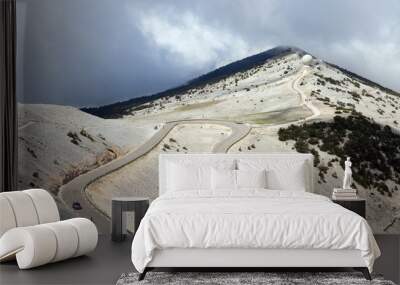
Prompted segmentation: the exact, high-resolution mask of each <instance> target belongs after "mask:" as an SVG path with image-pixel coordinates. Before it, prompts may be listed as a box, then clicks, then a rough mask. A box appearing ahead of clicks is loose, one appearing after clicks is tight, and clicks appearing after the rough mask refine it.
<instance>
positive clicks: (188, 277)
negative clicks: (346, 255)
mask: <svg viewBox="0 0 400 285" xmlns="http://www.w3.org/2000/svg"><path fill="white" fill-rule="evenodd" d="M138 276H139V274H138V273H128V274H122V275H121V277H120V278H119V279H118V281H117V285H136V284H140V285H146V284H157V285H163V284H172V285H178V284H179V285H185V284H213V285H219V284H221V285H234V284H237V285H239V284H240V285H246V284H252V285H253V284H266V285H292V284H293V285H298V284H310V285H311V284H316V285H320V284H321V285H322V284H324V285H347V284H349V285H350V284H352V285H353V284H355V285H358V284H368V285H395V283H393V282H392V281H388V280H384V279H383V278H382V277H381V276H374V275H373V276H372V277H373V280H372V281H368V280H366V279H365V278H364V276H363V275H362V274H361V273H359V272H148V273H147V274H146V278H145V279H144V280H142V281H138V280H137V279H138Z"/></svg>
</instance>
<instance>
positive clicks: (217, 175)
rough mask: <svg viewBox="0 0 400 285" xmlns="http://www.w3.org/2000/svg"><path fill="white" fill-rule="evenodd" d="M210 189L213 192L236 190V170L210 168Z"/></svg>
mask: <svg viewBox="0 0 400 285" xmlns="http://www.w3.org/2000/svg"><path fill="white" fill-rule="evenodd" d="M211 188H212V190H214V191H218V190H227V191H232V190H236V170H232V169H216V168H212V169H211Z"/></svg>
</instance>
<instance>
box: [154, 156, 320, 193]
mask: <svg viewBox="0 0 400 285" xmlns="http://www.w3.org/2000/svg"><path fill="white" fill-rule="evenodd" d="M251 158H254V159H268V160H269V159H271V160H272V161H277V160H294V161H304V162H305V166H306V167H305V171H306V173H305V178H306V191H307V192H314V181H313V159H314V157H313V155H312V154H310V153H296V152H289V153H249V154H244V153H188V154H182V153H179V154H178V153H173V154H160V155H159V163H158V175H159V180H158V182H159V194H160V195H161V194H163V193H165V192H166V181H167V163H168V162H174V161H182V159H184V160H190V161H194V162H198V163H200V162H201V161H204V160H206V161H207V163H212V161H218V160H221V159H224V160H226V159H232V161H235V160H237V159H251Z"/></svg>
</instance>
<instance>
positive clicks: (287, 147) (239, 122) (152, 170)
mask: <svg viewBox="0 0 400 285" xmlns="http://www.w3.org/2000/svg"><path fill="white" fill-rule="evenodd" d="M304 54H305V52H304V51H302V50H300V49H297V48H292V47H277V48H274V49H271V50H268V51H266V52H262V53H259V54H257V55H254V56H251V57H248V58H244V59H243V60H240V61H236V62H233V63H231V64H228V65H226V66H223V67H221V68H219V69H216V70H213V71H211V72H210V73H207V74H205V75H203V76H200V77H198V78H195V79H193V80H192V81H190V82H189V83H188V84H186V85H182V86H180V87H177V88H174V89H170V90H167V91H165V92H161V93H157V94H154V95H152V96H147V97H141V98H135V99H132V100H129V101H125V102H118V103H115V104H111V105H107V106H102V107H98V108H86V109H77V108H74V107H69V106H59V105H40V104H31V105H30V104H20V106H19V115H20V121H19V148H20V156H19V160H20V161H19V162H20V166H21V167H20V173H19V175H20V178H19V184H20V188H35V187H42V188H45V189H48V190H49V191H50V192H51V193H52V195H54V197H55V198H56V199H57V201H58V204H59V206H60V208H61V209H62V213H63V215H64V216H69V215H80V216H86V217H89V218H92V219H93V220H94V221H95V222H96V224H97V225H98V227H99V230H100V231H101V232H105V231H107V230H108V227H109V221H108V220H107V218H106V217H105V216H110V212H111V204H110V201H111V197H112V196H126V195H139V196H149V197H152V198H155V197H156V196H157V186H158V185H157V183H158V182H157V179H158V173H157V171H158V169H157V157H158V154H160V153H170V152H179V153H189V152H228V153H240V152H242V153H245V152H251V153H256V152H292V151H297V152H301V153H308V152H310V153H312V154H313V155H314V171H315V183H316V185H315V189H316V192H317V193H319V194H322V195H325V196H330V195H331V193H332V190H333V188H334V187H340V186H341V185H342V180H343V173H344V162H345V159H346V157H347V156H350V157H351V159H352V170H353V179H354V181H353V185H352V186H353V187H354V188H356V189H357V190H358V192H359V195H360V196H361V197H365V198H367V219H368V221H369V223H370V225H371V226H372V228H373V230H374V232H376V233H400V191H399V190H400V132H399V128H400V125H399V124H400V110H399V108H400V94H399V93H397V92H395V91H392V90H390V89H387V88H385V87H383V86H380V85H378V84H376V83H374V82H371V81H370V80H368V79H365V78H362V77H360V76H358V75H356V74H353V73H352V72H350V71H347V70H344V69H343V68H341V67H339V66H335V65H333V64H330V63H327V62H324V61H322V60H319V59H317V58H307V57H306V58H305V59H304V57H303V56H304ZM222 142H224V143H223V144H222ZM121 159H123V160H121ZM121 166H122V167H121Z"/></svg>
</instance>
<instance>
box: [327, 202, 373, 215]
mask: <svg viewBox="0 0 400 285" xmlns="http://www.w3.org/2000/svg"><path fill="white" fill-rule="evenodd" d="M332 202H334V203H336V204H339V205H340V206H342V207H344V208H346V209H348V210H350V211H353V212H354V213H356V214H359V215H360V216H361V217H363V218H365V205H366V201H365V199H362V198H355V199H342V200H340V199H332Z"/></svg>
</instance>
